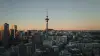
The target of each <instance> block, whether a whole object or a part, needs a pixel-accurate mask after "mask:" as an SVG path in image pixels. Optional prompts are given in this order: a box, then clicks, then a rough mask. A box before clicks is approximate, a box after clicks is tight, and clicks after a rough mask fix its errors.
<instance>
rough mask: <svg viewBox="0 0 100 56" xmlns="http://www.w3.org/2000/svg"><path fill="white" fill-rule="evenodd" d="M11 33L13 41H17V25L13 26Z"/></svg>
mask: <svg viewBox="0 0 100 56" xmlns="http://www.w3.org/2000/svg"><path fill="white" fill-rule="evenodd" d="M10 32H11V39H16V33H17V25H13V26H12V29H10Z"/></svg>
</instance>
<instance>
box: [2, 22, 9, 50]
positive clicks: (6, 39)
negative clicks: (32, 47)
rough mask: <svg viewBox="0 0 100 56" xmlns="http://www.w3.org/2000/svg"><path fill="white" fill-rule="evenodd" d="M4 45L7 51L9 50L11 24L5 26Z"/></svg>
mask: <svg viewBox="0 0 100 56" xmlns="http://www.w3.org/2000/svg"><path fill="white" fill-rule="evenodd" d="M3 35H4V36H3V45H4V47H5V49H7V48H9V39H10V32H9V24H7V23H5V24H4V33H3Z"/></svg>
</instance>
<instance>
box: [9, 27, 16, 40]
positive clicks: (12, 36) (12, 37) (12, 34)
mask: <svg viewBox="0 0 100 56" xmlns="http://www.w3.org/2000/svg"><path fill="white" fill-rule="evenodd" d="M10 32H11V34H10V38H11V39H12V40H14V39H15V36H14V29H10Z"/></svg>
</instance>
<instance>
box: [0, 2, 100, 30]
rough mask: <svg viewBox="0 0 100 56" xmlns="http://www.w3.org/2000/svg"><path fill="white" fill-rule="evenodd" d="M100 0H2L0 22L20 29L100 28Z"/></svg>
mask: <svg viewBox="0 0 100 56" xmlns="http://www.w3.org/2000/svg"><path fill="white" fill-rule="evenodd" d="M99 2H100V1H99V0H95V1H94V0H9V1H8V0H0V26H1V25H4V23H8V24H10V28H11V26H12V25H17V26H18V29H23V30H24V29H25V30H27V29H45V28H46V22H45V18H46V9H48V13H49V19H50V21H49V28H52V29H58V30H61V29H63V30H100V25H99V24H100V16H99V14H100V4H99Z"/></svg>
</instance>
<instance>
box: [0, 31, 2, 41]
mask: <svg viewBox="0 0 100 56" xmlns="http://www.w3.org/2000/svg"><path fill="white" fill-rule="evenodd" d="M1 40H2V32H1V31H0V41H1Z"/></svg>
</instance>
